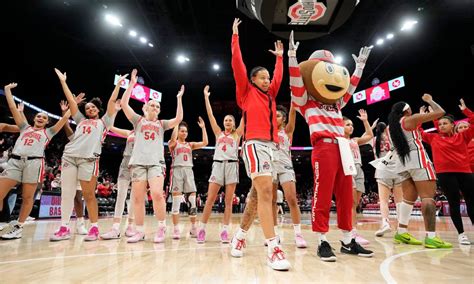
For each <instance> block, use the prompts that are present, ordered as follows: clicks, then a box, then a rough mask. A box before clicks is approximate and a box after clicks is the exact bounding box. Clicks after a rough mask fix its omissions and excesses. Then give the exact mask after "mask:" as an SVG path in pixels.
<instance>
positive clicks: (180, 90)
mask: <svg viewBox="0 0 474 284" xmlns="http://www.w3.org/2000/svg"><path fill="white" fill-rule="evenodd" d="M183 94H184V85H181V88H180V89H179V92H178V95H176V97H177V98H181V97H183Z"/></svg>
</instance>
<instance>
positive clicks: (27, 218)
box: [25, 216, 35, 225]
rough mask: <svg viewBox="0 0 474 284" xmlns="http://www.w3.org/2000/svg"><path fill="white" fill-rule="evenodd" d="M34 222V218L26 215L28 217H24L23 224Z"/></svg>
mask: <svg viewBox="0 0 474 284" xmlns="http://www.w3.org/2000/svg"><path fill="white" fill-rule="evenodd" d="M34 222H35V218H33V217H31V216H28V217H26V220H25V225H28V224H33V223H34Z"/></svg>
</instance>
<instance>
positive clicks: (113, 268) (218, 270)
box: [0, 214, 474, 284]
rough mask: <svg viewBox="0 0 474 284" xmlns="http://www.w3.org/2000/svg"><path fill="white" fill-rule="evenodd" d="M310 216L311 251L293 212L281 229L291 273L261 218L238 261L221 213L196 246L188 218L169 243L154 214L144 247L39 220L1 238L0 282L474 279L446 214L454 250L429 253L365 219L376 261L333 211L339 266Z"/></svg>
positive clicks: (362, 227) (443, 224) (419, 230)
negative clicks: (158, 238) (323, 249)
mask: <svg viewBox="0 0 474 284" xmlns="http://www.w3.org/2000/svg"><path fill="white" fill-rule="evenodd" d="M303 219H304V220H303V222H302V223H304V224H305V225H303V226H302V227H303V235H304V237H305V238H306V240H307V242H308V244H309V247H308V248H307V249H298V248H296V247H295V245H294V238H293V229H292V227H291V225H290V224H289V222H291V221H290V218H289V216H285V217H284V218H283V223H282V224H280V226H279V233H280V235H281V236H282V242H283V249H284V251H285V252H286V255H287V258H288V259H289V260H290V262H291V264H292V269H291V270H290V271H288V272H277V271H273V270H272V269H271V268H269V267H268V266H267V265H266V263H265V252H266V247H264V246H263V235H262V232H261V229H260V226H259V225H258V222H255V223H254V226H253V227H252V229H251V230H250V232H249V234H248V239H247V240H248V242H247V248H246V250H245V255H244V257H243V258H240V259H237V258H232V257H231V256H230V253H229V245H224V244H221V243H220V242H219V241H218V234H219V230H220V224H219V222H220V220H221V215H214V216H213V217H212V218H211V219H210V221H209V224H208V226H207V227H208V229H207V236H208V237H207V242H206V243H205V244H197V243H196V240H195V239H191V238H189V236H187V234H186V233H187V232H188V230H189V228H190V225H189V222H187V221H188V219H187V217H185V216H183V217H182V222H181V223H182V225H181V226H182V235H183V236H185V237H182V239H181V240H172V239H171V237H170V226H169V224H171V222H170V220H168V233H167V239H166V242H165V243H164V244H153V242H152V238H153V233H154V229H155V226H156V222H154V221H153V218H152V217H147V219H146V225H147V226H146V228H147V239H146V241H145V242H141V243H137V244H127V243H126V240H125V238H123V239H121V240H112V241H97V242H92V243H86V242H84V241H83V238H84V237H83V236H78V235H75V236H73V238H72V239H71V240H68V241H62V242H55V243H53V242H49V236H50V235H51V234H52V233H53V232H54V230H55V229H56V228H57V226H58V224H59V221H58V220H46V221H44V220H39V221H35V222H34V223H32V224H29V225H26V226H25V229H24V231H23V238H22V239H19V240H14V241H0V283H24V282H42V283H51V282H61V283H78V282H108V283H111V282H112V283H115V282H160V283H212V284H215V283H322V282H323V283H325V282H328V283H329V282H346V283H362V282H363V283H384V282H387V283H458V284H461V283H474V251H472V249H471V246H460V245H459V244H458V243H457V233H456V231H455V229H454V227H453V225H452V222H451V219H449V217H448V218H446V217H441V218H439V219H438V222H437V228H438V231H439V232H440V235H441V237H442V238H444V239H445V240H447V241H451V242H453V244H454V248H453V249H447V250H428V249H424V248H423V247H421V246H408V245H395V244H393V242H392V237H393V232H392V233H389V234H387V235H386V236H385V237H383V238H376V237H374V232H375V230H376V229H377V228H378V226H379V224H378V223H377V221H378V217H377V216H360V223H359V225H358V229H359V231H360V233H361V234H362V235H363V236H364V237H366V238H367V239H368V240H370V241H371V244H370V245H368V246H367V247H368V248H370V249H372V250H374V251H375V256H374V257H373V258H370V259H363V258H358V257H354V256H348V255H341V254H340V253H339V249H340V244H339V241H338V240H339V238H340V236H341V234H340V232H339V231H338V230H337V229H336V227H335V224H334V222H335V218H334V216H331V230H332V231H330V233H329V234H328V239H329V240H330V242H331V245H332V246H333V247H334V248H335V249H336V250H337V252H336V255H337V262H335V263H326V262H322V261H320V260H319V258H318V257H317V256H316V243H315V242H316V237H315V235H314V233H312V232H311V229H310V226H309V219H310V215H308V214H303ZM239 220H240V216H239V215H236V216H234V218H233V225H232V232H234V231H235V229H236V228H237V226H238V222H239ZM392 221H393V222H394V221H395V220H392ZM464 223H465V228H466V231H467V234H468V236H469V238H470V239H471V240H474V229H473V226H472V225H471V224H470V222H469V220H468V219H467V218H465V219H464ZM111 224H112V219H101V220H100V222H99V225H100V228H101V230H102V232H104V231H105V230H106V229H109V228H110V226H111ZM392 225H393V226H394V224H392ZM410 231H411V232H412V233H413V234H414V235H415V236H418V237H420V238H422V235H423V223H422V220H421V218H419V217H414V219H413V220H412V221H411V224H410ZM473 246H474V245H473Z"/></svg>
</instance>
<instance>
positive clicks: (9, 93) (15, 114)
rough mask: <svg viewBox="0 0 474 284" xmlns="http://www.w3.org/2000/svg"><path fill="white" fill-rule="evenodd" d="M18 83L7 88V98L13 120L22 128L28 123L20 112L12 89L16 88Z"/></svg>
mask: <svg viewBox="0 0 474 284" xmlns="http://www.w3.org/2000/svg"><path fill="white" fill-rule="evenodd" d="M17 85H18V84H17V83H10V84H8V85H6V86H5V97H6V99H7V103H8V108H9V109H10V112H11V113H12V116H13V119H14V120H15V124H16V125H17V126H18V127H20V128H21V127H22V126H23V125H24V124H26V123H28V122H27V121H26V119H25V117H24V116H23V115H21V113H20V112H19V111H18V109H17V106H16V103H15V100H14V99H13V94H12V91H11V89H13V88H16V86H17Z"/></svg>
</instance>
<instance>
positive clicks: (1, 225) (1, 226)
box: [0, 223, 8, 231]
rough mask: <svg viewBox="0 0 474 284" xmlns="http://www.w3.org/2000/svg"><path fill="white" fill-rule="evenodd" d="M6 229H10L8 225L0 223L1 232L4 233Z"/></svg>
mask: <svg viewBox="0 0 474 284" xmlns="http://www.w3.org/2000/svg"><path fill="white" fill-rule="evenodd" d="M6 227H8V223H0V231H3V229H5V228H6Z"/></svg>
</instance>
